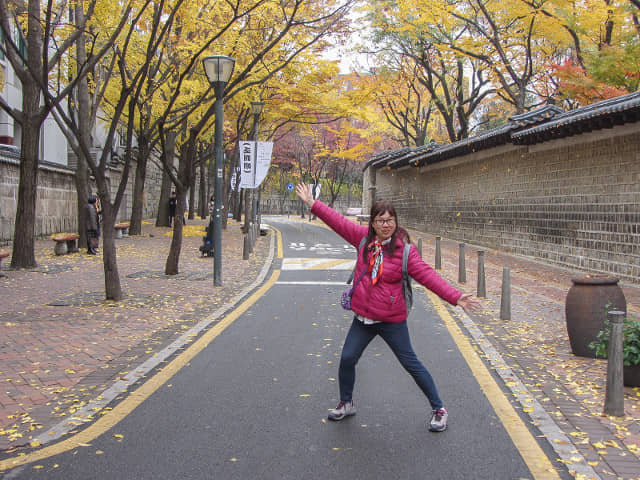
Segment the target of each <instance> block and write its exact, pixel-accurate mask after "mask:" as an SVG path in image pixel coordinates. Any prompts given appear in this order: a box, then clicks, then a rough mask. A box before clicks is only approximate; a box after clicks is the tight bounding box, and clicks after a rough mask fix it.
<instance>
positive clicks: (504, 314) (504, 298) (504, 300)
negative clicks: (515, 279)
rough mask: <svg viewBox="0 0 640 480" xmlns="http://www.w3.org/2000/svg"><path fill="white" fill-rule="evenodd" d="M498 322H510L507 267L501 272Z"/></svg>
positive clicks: (509, 284)
mask: <svg viewBox="0 0 640 480" xmlns="http://www.w3.org/2000/svg"><path fill="white" fill-rule="evenodd" d="M500 320H511V274H510V271H509V269H508V268H507V267H504V269H503V270H502V295H501V296H500Z"/></svg>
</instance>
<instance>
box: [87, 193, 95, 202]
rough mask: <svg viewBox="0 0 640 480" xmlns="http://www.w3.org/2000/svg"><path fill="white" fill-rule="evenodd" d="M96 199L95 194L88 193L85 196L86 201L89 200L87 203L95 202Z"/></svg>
mask: <svg viewBox="0 0 640 480" xmlns="http://www.w3.org/2000/svg"><path fill="white" fill-rule="evenodd" d="M97 200H98V199H97V198H96V196H95V195H89V196H88V197H87V202H89V203H96V201H97Z"/></svg>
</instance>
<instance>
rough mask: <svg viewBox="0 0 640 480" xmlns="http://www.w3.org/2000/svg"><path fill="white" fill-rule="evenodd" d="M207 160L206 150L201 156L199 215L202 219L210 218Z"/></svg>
mask: <svg viewBox="0 0 640 480" xmlns="http://www.w3.org/2000/svg"><path fill="white" fill-rule="evenodd" d="M206 158H207V154H206V150H205V151H204V152H201V155H200V190H199V192H198V198H199V200H198V214H199V215H200V218H207V217H208V216H209V198H207V162H206V161H205V160H206Z"/></svg>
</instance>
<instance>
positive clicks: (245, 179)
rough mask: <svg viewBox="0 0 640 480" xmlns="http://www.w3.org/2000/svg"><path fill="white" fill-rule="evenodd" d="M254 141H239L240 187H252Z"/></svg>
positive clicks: (253, 176)
mask: <svg viewBox="0 0 640 480" xmlns="http://www.w3.org/2000/svg"><path fill="white" fill-rule="evenodd" d="M254 148H255V142H240V169H241V170H240V188H253V180H254V178H255V174H254V171H255V170H254V168H255V164H254V159H255V154H254Z"/></svg>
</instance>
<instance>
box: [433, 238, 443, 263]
mask: <svg viewBox="0 0 640 480" xmlns="http://www.w3.org/2000/svg"><path fill="white" fill-rule="evenodd" d="M435 268H436V270H442V251H441V249H440V237H436V266H435Z"/></svg>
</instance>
